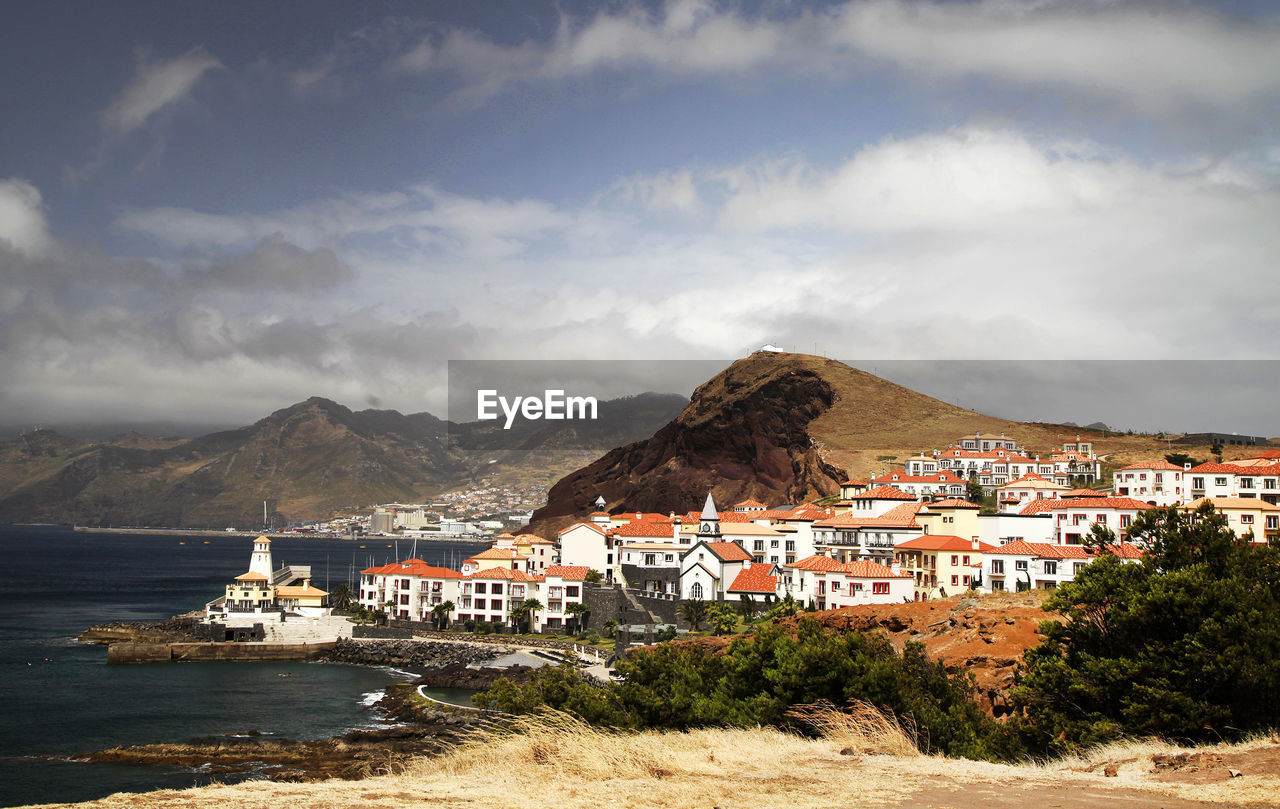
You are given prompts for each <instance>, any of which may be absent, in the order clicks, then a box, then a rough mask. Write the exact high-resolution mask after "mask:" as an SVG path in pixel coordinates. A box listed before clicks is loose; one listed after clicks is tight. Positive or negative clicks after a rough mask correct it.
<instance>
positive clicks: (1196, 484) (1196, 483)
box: [1191, 478, 1204, 489]
mask: <svg viewBox="0 0 1280 809" xmlns="http://www.w3.org/2000/svg"><path fill="white" fill-rule="evenodd" d="M1191 488H1193V489H1203V488H1204V478H1192V479H1191Z"/></svg>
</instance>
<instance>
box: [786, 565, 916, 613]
mask: <svg viewBox="0 0 1280 809" xmlns="http://www.w3.org/2000/svg"><path fill="white" fill-rule="evenodd" d="M784 570H785V571H786V572H785V575H784V576H783V589H784V590H785V592H787V593H790V594H791V596H792V597H793V598H795V599H796V600H797V601H800V602H801V603H804V604H807V603H809V602H810V601H812V602H813V604H814V606H816V607H817V608H818V609H827V610H834V609H839V608H840V607H852V606H856V605H859V604H900V603H902V602H903V601H910V600H912V577H911V574H909V573H905V572H903V571H902V570H901V569H898V568H897V566H896V563H895V564H894V565H892V566H886V565H882V564H880V563H878V562H872V561H870V560H866V559H859V560H855V561H852V562H841V561H838V560H835V559H832V558H831V557H829V556H823V555H820V554H815V555H814V556H810V557H807V558H805V559H801V560H799V561H797V562H794V563H792V564H790V565H786V566H785V568H784Z"/></svg>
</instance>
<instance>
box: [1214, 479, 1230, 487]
mask: <svg viewBox="0 0 1280 809" xmlns="http://www.w3.org/2000/svg"><path fill="white" fill-rule="evenodd" d="M1213 485H1214V486H1226V485H1227V479H1226V478H1214V479H1213Z"/></svg>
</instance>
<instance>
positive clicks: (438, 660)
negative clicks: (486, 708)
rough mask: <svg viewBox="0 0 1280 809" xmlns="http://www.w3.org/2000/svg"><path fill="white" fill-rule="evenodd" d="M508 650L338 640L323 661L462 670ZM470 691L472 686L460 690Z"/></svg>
mask: <svg viewBox="0 0 1280 809" xmlns="http://www.w3.org/2000/svg"><path fill="white" fill-rule="evenodd" d="M510 652H511V649H510V648H509V647H506V646H494V645H487V644H486V645H484V646H481V645H471V644H466V643H448V642H443V641H416V640H351V639H348V638H339V639H338V642H337V643H336V644H335V645H334V647H333V648H332V649H330V650H329V651H328V652H326V653H325V654H324V655H323V656H322V657H321V659H322V660H326V661H329V662H332V663H356V664H359V665H363V666H397V667H408V668H418V669H422V668H428V669H434V668H441V667H445V666H453V665H457V666H458V667H459V668H462V667H466V666H468V665H471V664H475V663H483V662H485V661H487V660H492V659H494V658H496V657H501V656H502V655H505V654H509V653H510ZM457 687H460V688H468V687H470V686H457Z"/></svg>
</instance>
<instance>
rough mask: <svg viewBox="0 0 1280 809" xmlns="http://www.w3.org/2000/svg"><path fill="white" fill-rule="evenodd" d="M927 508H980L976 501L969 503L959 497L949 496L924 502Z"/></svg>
mask: <svg viewBox="0 0 1280 809" xmlns="http://www.w3.org/2000/svg"><path fill="white" fill-rule="evenodd" d="M925 505H926V506H928V507H929V508H982V507H981V506H979V505H978V504H977V503H970V502H969V501H968V500H963V499H961V498H959V497H951V498H948V499H946V500H935V501H933V502H932V503H926V504H925Z"/></svg>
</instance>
